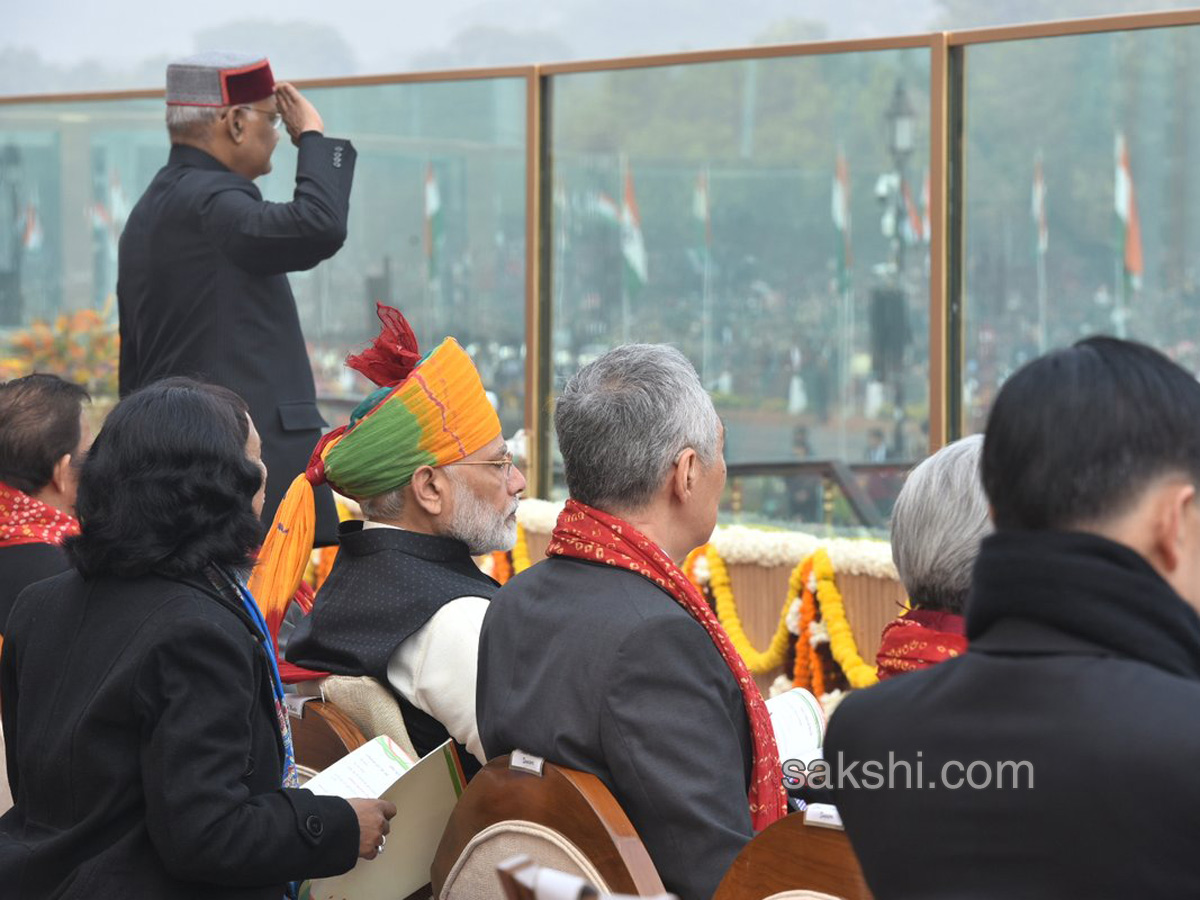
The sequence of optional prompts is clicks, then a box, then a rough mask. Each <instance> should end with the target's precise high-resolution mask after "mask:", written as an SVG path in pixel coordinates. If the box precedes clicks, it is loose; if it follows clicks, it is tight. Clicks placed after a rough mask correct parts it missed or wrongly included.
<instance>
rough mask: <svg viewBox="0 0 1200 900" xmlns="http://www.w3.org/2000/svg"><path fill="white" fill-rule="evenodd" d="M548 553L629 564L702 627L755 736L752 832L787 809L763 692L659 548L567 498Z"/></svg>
mask: <svg viewBox="0 0 1200 900" xmlns="http://www.w3.org/2000/svg"><path fill="white" fill-rule="evenodd" d="M546 555H547V556H567V557H571V558H573V559H587V560H596V561H600V562H605V563H608V565H610V566H617V567H618V568H621V569H628V570H629V571H630V572H636V573H637V574H639V575H641V576H643V577H645V578H648V579H649V580H650V581H652V582H654V583H655V584H657V585H658V586H659V587H661V588H662V589H663V590H665V591H666V592H667V593H668V594H670V595H671V596H672V597H673V598H674V599H675V602H676V603H678V604H679V605H680V606H682V607H683V608H684V609H685V610H687V612H688V614H689V615H690V616H691V617H692V618H693V619H695V620H696V621H697V622H699V623H700V624H701V625H703V626H704V630H705V631H707V632H708V635H709V637H711V638H712V642H713V643H714V644H716V646H717V650H718V652H720V654H721V656H722V657H723V658H724V660H725V663H726V665H728V666H729V670H730V671H731V672H733V677H734V678H735V679H736V680H737V683H738V687H740V688H741V690H742V698H743V699H744V700H745V703H746V716H747V718H749V720H750V735H751V738H752V739H753V741H754V769H753V774H752V776H751V781H750V797H749V800H750V818H751V821H752V822H753V824H754V829H755V831H762V830H763V829H764V828H766V827H767V826H768V825H770V824H771V823H772V822H774V821H776V820H777V819H781V818H783V816H784V814H785V813H786V812H787V796H786V794H785V793H784V790H783V782H782V781H781V768H780V763H779V750H778V749H777V748H776V746H775V732H774V730H773V729H772V728H771V716H770V714H769V713H768V712H767V705H766V704H765V703H764V702H763V698H762V694H761V693H760V692H759V690H758V685H757V684H755V682H754V678H753V676H751V674H750V670H749V669H747V668H746V663H745V662H744V661H743V660H742V657H741V655H740V654H739V653H738V652H737V650H736V649H734V646H733V642H732V641H730V640H729V635H727V634H726V633H725V629H724V628H722V627H721V623H720V622H718V621H717V617H716V616H715V615H713V612H712V610H711V609H709V607H708V604H707V603H705V602H704V598H703V597H701V596H700V592H699V591H698V590H697V589H696V586H695V585H694V584H692V583H691V582H690V581H688V579H687V576H686V575H684V574H683V572H682V570H680V568H679V567H678V566H677V565H675V563H673V562H671V560H670V559H669V558H668V557H667V555H666V554H665V553H663V551H662V549H661V548H660V547H659V546H658V545H657V544H655V543H654V541H652V540H650V538H648V537H646V536H645V535H644V534H642V533H641V532H639V531H638V530H637V529H635V528H634V527H633V526H632V525H630V524H629V523H628V522H625V521H623V520H621V519H618V518H616V517H615V516H610V515H609V514H608V513H604V512H601V511H600V510H598V509H593V508H592V507H590V506H587V505H585V504H583V503H579V502H578V501H576V500H568V501H567V504H566V506H565V507H563V511H562V512H561V513H560V514H559V516H558V523H557V524H556V525H555V527H554V534H553V536H552V537H551V539H550V546H549V547H547V548H546Z"/></svg>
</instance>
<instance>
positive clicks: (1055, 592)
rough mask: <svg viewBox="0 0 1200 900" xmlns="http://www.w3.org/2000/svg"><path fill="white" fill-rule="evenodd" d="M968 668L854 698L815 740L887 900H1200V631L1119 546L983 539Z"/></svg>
mask: <svg viewBox="0 0 1200 900" xmlns="http://www.w3.org/2000/svg"><path fill="white" fill-rule="evenodd" d="M974 577H975V583H974V587H973V589H972V594H971V596H970V598H969V599H968V601H967V616H966V619H967V636H968V637H969V638H970V641H971V646H970V649H969V650H968V651H967V653H966V654H964V655H963V656H960V657H958V658H956V659H951V660H949V661H947V662H944V663H940V664H939V665H936V666H933V667H932V668H929V669H925V670H923V671H920V672H910V673H906V674H902V675H897V676H896V677H895V678H890V679H888V680H887V681H885V682H883V683H882V684H879V685H876V686H875V687H870V688H867V689H865V690H859V691H853V692H851V693H850V695H849V696H848V697H847V698H846V699H845V700H844V701H843V702H842V704H841V705H840V706H839V707H838V708H837V710H836V711H835V712H834V714H833V716H832V717H831V718H830V721H829V732H828V735H827V737H826V741H825V758H826V760H827V761H829V763H830V764H831V767H832V770H833V773H832V778H833V780H834V781H835V785H834V788H835V796H836V800H837V805H838V809H839V810H840V812H841V815H842V820H843V821H844V822H845V825H846V832H847V833H848V834H849V835H850V840H851V842H852V843H853V844H854V849H855V850H856V851H857V853H858V858H859V860H860V861H861V863H862V868H863V873H864V874H865V875H866V878H867V882H868V883H869V885H870V887H871V891H872V892H873V893H874V895H875V897H877V898H879V900H910V898H911V900H928V898H938V897H946V898H950V897H953V898H967V897H969V898H995V900H1002V898H1003V900H1008V898H1014V897H1021V898H1033V900H1036V898H1046V900H1057V898H1065V897H1114V898H1115V897H1138V898H1176V897H1200V855H1198V854H1197V853H1196V846H1195V845H1196V841H1195V835H1196V834H1197V832H1198V831H1200V781H1198V780H1197V778H1196V772H1195V770H1196V761H1197V760H1200V618H1198V617H1197V615H1196V612H1195V611H1194V610H1193V609H1192V608H1191V607H1190V606H1188V605H1187V604H1186V603H1185V602H1184V601H1183V600H1182V599H1181V598H1180V597H1179V595H1178V594H1176V593H1175V592H1174V591H1173V590H1172V589H1171V587H1170V586H1169V585H1168V584H1167V583H1166V582H1165V581H1164V580H1163V579H1162V578H1160V577H1159V575H1158V574H1157V573H1156V572H1155V570H1154V569H1153V568H1151V566H1150V564H1149V563H1147V562H1146V560H1145V559H1143V558H1142V557H1141V556H1140V555H1138V554H1137V553H1135V552H1134V551H1133V550H1131V549H1130V548H1128V547H1125V546H1123V545H1121V544H1117V543H1114V542H1112V541H1108V540H1105V539H1104V538H1101V537H1098V536H1094V535H1088V534H1081V533H1080V534H1071V533H1055V532H1049V531H1038V532H1029V533H1021V532H1004V533H998V534H995V535H992V536H991V537H988V538H986V539H985V540H984V542H983V547H982V550H981V552H980V555H979V558H978V560H977V561H976V564H975V575H974Z"/></svg>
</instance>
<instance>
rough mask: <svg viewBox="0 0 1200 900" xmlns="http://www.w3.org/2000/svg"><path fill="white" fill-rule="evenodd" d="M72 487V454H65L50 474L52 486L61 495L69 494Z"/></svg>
mask: <svg viewBox="0 0 1200 900" xmlns="http://www.w3.org/2000/svg"><path fill="white" fill-rule="evenodd" d="M70 485H71V454H70V453H64V454H63V455H62V456H61V457H60V458H59V460H58V462H56V463H55V464H54V469H53V471H52V472H51V473H50V486H51V487H52V488H54V490H56V491H57V492H58V493H59V494H63V495H65V494H67V492H68V489H69V488H70Z"/></svg>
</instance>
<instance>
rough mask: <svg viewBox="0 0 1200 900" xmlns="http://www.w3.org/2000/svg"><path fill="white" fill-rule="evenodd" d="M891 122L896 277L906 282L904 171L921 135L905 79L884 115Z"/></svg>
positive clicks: (897, 88) (906, 214)
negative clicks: (917, 137) (905, 86)
mask: <svg viewBox="0 0 1200 900" xmlns="http://www.w3.org/2000/svg"><path fill="white" fill-rule="evenodd" d="M883 115H884V119H885V121H886V122H887V141H888V152H890V153H891V155H892V166H893V169H894V170H893V172H892V176H891V178H890V179H889V181H890V184H889V187H890V189H891V190H890V191H889V193H890V194H891V195H892V201H893V202H892V204H891V206H892V229H891V230H892V235H891V237H892V252H893V262H894V263H895V266H896V277H897V279H898V280H900V281H903V278H904V231H903V223H904V222H905V220H906V219H907V217H908V209H907V208H906V204H905V185H904V170H905V164H906V163H907V162H908V157H909V156H911V155H912V152H913V147H914V145H915V143H916V135H917V113H916V110H915V109H913V105H912V101H910V100H909V99H908V92H907V91H906V90H905V89H904V79H903V78H898V79H896V88H895V90H894V91H893V92H892V99H891V102H890V103H889V104H888V107H887V109H886V110H885V111H884V114H883Z"/></svg>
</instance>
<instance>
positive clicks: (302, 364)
mask: <svg viewBox="0 0 1200 900" xmlns="http://www.w3.org/2000/svg"><path fill="white" fill-rule="evenodd" d="M355 159H356V153H355V150H354V148H353V147H352V146H351V145H350V142H349V141H346V140H341V139H338V138H327V137H324V136H322V135H320V134H317V133H316V132H310V133H306V134H304V135H303V136H302V137H301V139H300V149H299V157H298V160H297V163H296V191H295V195H294V197H293V199H292V200H291V202H289V203H268V202H265V201H264V200H263V199H262V194H260V193H259V190H258V188H257V187H256V186H255V185H254V182H252V181H250V180H249V179H247V178H244V177H243V176H241V175H238V174H237V173H235V172H232V171H230V170H229V169H227V168H226V167H225V166H224V165H222V164H221V163H220V162H218V161H217V160H216V159H214V158H213V157H212V156H210V155H209V154H207V153H205V152H204V151H202V150H199V149H197V148H195V147H189V146H184V145H180V144H176V145H175V146H173V147H172V148H171V155H170V158H169V160H168V162H167V165H166V166H164V167H163V168H162V169H160V170H159V172H158V174H157V175H155V176H154V180H153V181H152V182H151V183H150V186H149V187H148V188H147V189H146V192H145V193H144V194H143V195H142V197H141V199H140V200H138V202H137V204H136V205H135V206H134V208H133V211H132V212H131V213H130V215H129V219H128V221H127V222H126V223H125V230H124V232H123V233H122V234H121V243H120V253H119V261H118V276H117V300H118V306H119V309H120V323H121V324H120V328H121V367H120V390H121V396H125V395H126V394H128V393H129V392H130V391H134V390H136V389H137V388H139V387H142V386H143V385H147V384H150V383H151V382H154V381H157V380H158V379H160V378H164V377H166V376H170V375H187V376H190V377H194V378H199V379H200V380H202V381H208V382H212V383H214V384H220V385H224V386H225V387H227V388H229V389H230V390H233V391H235V392H237V393H238V394H240V395H241V396H242V397H243V398H244V399H245V400H246V402H247V403H248V404H249V406H250V415H251V417H252V418H253V419H254V424H255V425H256V426H257V428H258V431H259V434H260V435H261V436H262V457H263V462H265V463H266V465H267V469H268V472H269V477H268V481H267V499H266V505H265V507H264V515H265V516H266V517H268V518H269V517H270V516H272V515H273V514H274V511H275V508H276V506H277V505H278V503H279V501H280V499H282V497H283V494H284V492H285V491H286V490H287V487H288V485H289V484H290V483H291V481H292V479H293V478H294V477H295V476H296V475H298V474H299V473H300V472H302V471H303V470H304V468H305V466H306V465H307V464H308V459H309V456H310V454H311V453H312V450H313V447H314V445H315V444H316V443H317V441H318V440H319V439H320V437H321V429H322V428H323V427H324V426H325V424H326V423H325V421H324V419H322V418H321V414H320V413H319V412H318V410H317V404H316V388H315V386H314V384H313V376H312V368H311V366H310V365H309V360H308V352H307V349H306V347H305V343H304V335H303V334H302V333H301V331H300V317H299V315H298V313H297V311H296V301H295V299H294V298H293V296H292V289H291V286H290V285H289V284H288V279H287V273H288V272H298V271H302V270H305V269H311V268H313V266H315V265H317V263H319V262H321V261H322V260H325V259H328V258H329V257H331V256H333V254H334V253H336V252H337V251H338V249H339V248H340V247H341V246H342V244H343V243H344V242H345V240H346V221H347V217H348V215H349V210H350V186H351V182H352V180H353V177H354V163H355ZM336 524H337V520H336V515H335V513H334V509H333V499H332V495H331V494H330V493H329V490H328V488H326V487H324V486H322V488H321V489H320V490H318V492H317V542H318V543H321V544H327V543H332V542H333V541H334V540H335V534H334V530H335V527H336Z"/></svg>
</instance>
